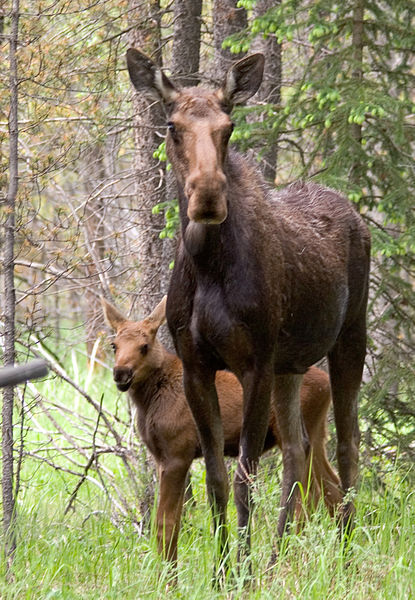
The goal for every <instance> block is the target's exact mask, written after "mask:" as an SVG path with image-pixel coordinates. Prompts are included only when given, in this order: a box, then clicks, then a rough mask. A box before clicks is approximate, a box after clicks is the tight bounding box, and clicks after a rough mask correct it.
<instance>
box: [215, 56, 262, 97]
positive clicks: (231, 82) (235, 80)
mask: <svg viewBox="0 0 415 600" xmlns="http://www.w3.org/2000/svg"><path fill="white" fill-rule="evenodd" d="M264 64H265V58H264V55H263V54H259V53H258V54H250V55H249V56H246V57H245V58H242V59H241V60H238V62H236V63H235V64H234V65H232V67H231V68H230V69H229V71H228V73H227V74H226V79H225V81H224V83H223V85H222V88H221V90H220V92H219V94H220V95H222V98H221V99H222V101H223V103H224V104H225V105H227V106H228V107H229V108H232V106H234V105H235V104H244V103H245V102H246V101H247V100H248V99H249V98H250V97H251V96H253V95H254V94H255V92H256V91H258V88H259V86H260V85H261V82H262V77H263V74H264Z"/></svg>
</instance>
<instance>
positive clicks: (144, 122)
mask: <svg viewBox="0 0 415 600" xmlns="http://www.w3.org/2000/svg"><path fill="white" fill-rule="evenodd" d="M129 6H130V22H131V24H132V25H134V28H133V29H132V30H131V33H130V43H131V45H132V46H134V47H136V48H140V49H141V50H143V51H144V52H145V53H146V54H148V55H149V56H151V57H152V59H153V60H155V61H156V62H157V63H158V64H160V65H161V40H160V15H161V13H160V6H159V2H158V0H147V1H145V2H143V1H142V0H130V3H129ZM133 111H134V114H133V126H134V144H135V158H134V171H135V173H134V178H135V188H136V198H137V207H138V219H137V230H138V235H139V238H140V245H139V254H138V258H139V262H140V289H139V293H138V295H139V298H138V299H139V304H140V306H141V309H142V311H143V312H144V313H145V314H149V313H150V312H151V311H152V310H153V308H154V306H155V305H156V304H157V303H158V302H159V301H160V300H161V297H162V289H161V273H162V260H161V259H162V255H163V243H162V240H161V239H160V237H159V234H160V231H161V230H162V229H163V216H162V215H161V214H159V215H153V214H152V208H153V206H155V205H156V204H159V203H160V202H162V201H163V200H164V198H165V176H164V168H163V167H162V166H161V165H160V164H158V163H157V161H156V160H155V159H154V158H153V152H154V151H155V150H156V148H157V147H158V146H159V144H160V142H161V141H162V139H163V138H162V133H161V128H162V125H164V123H165V117H164V115H163V112H162V109H161V106H160V103H159V102H154V101H153V100H149V99H147V98H146V97H145V96H144V95H143V94H139V93H137V92H135V93H134V97H133Z"/></svg>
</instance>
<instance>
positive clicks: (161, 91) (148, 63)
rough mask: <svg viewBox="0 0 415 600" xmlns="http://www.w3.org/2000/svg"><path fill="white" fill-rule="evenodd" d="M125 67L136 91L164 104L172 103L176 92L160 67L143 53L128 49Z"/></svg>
mask: <svg viewBox="0 0 415 600" xmlns="http://www.w3.org/2000/svg"><path fill="white" fill-rule="evenodd" d="M127 67H128V72H129V74H130V79H131V81H132V83H133V85H134V87H135V89H136V90H138V91H139V92H144V93H147V94H148V95H150V96H152V97H153V98H154V99H156V100H163V101H164V102H165V103H166V104H171V103H172V102H174V100H175V99H176V97H177V94H178V90H177V89H176V87H175V86H174V85H173V83H172V82H171V81H170V79H169V78H168V77H166V75H165V74H164V73H163V71H162V70H161V69H160V67H158V66H157V65H156V64H155V63H154V62H153V61H152V60H151V58H149V57H148V56H146V55H145V54H143V52H140V51H139V50H136V49H135V48H129V49H128V50H127Z"/></svg>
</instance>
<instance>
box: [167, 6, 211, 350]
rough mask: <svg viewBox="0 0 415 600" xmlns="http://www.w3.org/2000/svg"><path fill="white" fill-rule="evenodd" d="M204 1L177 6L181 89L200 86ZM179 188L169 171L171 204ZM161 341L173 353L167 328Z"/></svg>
mask: <svg viewBox="0 0 415 600" xmlns="http://www.w3.org/2000/svg"><path fill="white" fill-rule="evenodd" d="M201 13H202V0H176V1H175V3H174V32H173V49H172V56H171V69H170V70H171V73H172V77H173V80H174V82H175V83H177V84H178V85H179V86H193V85H197V84H198V83H199V57H200V25H201ZM177 197H178V195H177V187H176V181H175V178H174V175H173V173H172V172H171V171H166V198H167V200H169V201H170V202H173V201H174V200H175V199H177ZM176 245H177V236H176V237H175V238H174V239H172V240H171V239H168V238H166V239H165V240H164V243H163V264H162V284H161V285H162V291H163V293H164V294H167V291H168V288H169V282H170V274H171V271H170V269H169V264H170V263H171V262H172V261H173V259H174V255H175V251H176ZM158 337H159V339H160V341H161V342H162V343H163V344H164V345H165V346H166V348H167V349H168V350H170V351H173V342H172V339H171V336H170V334H169V331H168V328H167V326H164V327H162V328H161V329H160V330H159V334H158Z"/></svg>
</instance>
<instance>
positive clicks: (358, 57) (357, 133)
mask: <svg viewBox="0 0 415 600" xmlns="http://www.w3.org/2000/svg"><path fill="white" fill-rule="evenodd" d="M364 11H365V3H364V0H356V3H355V5H354V8H353V32H352V47H353V63H354V64H353V73H352V77H353V79H355V80H356V83H357V85H358V86H359V85H360V82H361V80H362V78H363V46H364V29H363V15H364ZM350 127H351V133H352V137H353V138H354V140H355V141H356V143H357V144H361V142H362V126H361V125H359V123H352V124H351V125H350ZM360 174H361V166H360V165H359V164H358V163H355V164H354V165H353V167H352V172H351V180H352V181H353V183H358V181H359V179H360Z"/></svg>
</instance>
